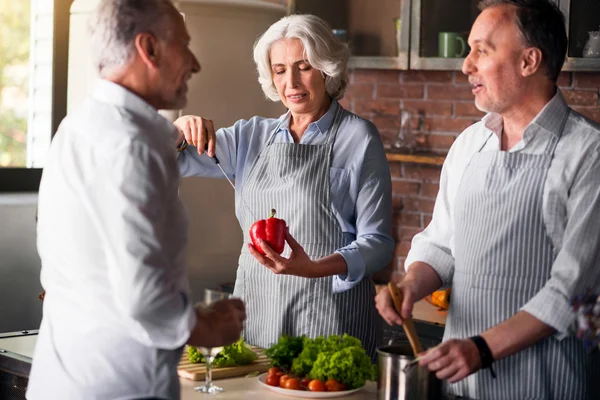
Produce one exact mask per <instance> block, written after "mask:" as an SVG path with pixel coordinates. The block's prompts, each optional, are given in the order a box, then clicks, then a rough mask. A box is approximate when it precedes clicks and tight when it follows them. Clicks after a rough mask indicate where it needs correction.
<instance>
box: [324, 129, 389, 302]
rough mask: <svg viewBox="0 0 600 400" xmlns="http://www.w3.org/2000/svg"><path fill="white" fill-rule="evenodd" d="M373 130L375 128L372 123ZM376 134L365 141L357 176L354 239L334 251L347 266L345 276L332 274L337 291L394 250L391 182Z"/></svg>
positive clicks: (374, 269) (379, 265)
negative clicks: (365, 144)
mask: <svg viewBox="0 0 600 400" xmlns="http://www.w3.org/2000/svg"><path fill="white" fill-rule="evenodd" d="M372 129H375V130H376V128H375V127H374V126H372ZM375 134H376V135H373V136H372V139H371V140H370V141H369V142H368V143H367V146H366V150H365V153H364V154H365V157H364V161H363V163H362V167H361V171H360V176H359V179H358V182H359V184H358V195H357V198H356V240H354V241H353V242H352V243H350V244H349V245H348V246H345V247H343V248H341V249H338V250H337V251H336V253H338V254H340V255H341V256H342V257H344V260H345V261H346V265H347V268H348V274H347V275H345V276H335V277H334V287H333V290H334V291H336V292H341V291H344V290H348V289H350V288H352V287H353V286H355V285H356V284H357V283H358V282H360V281H361V279H362V278H364V277H365V276H370V275H372V274H374V273H375V272H377V271H380V270H381V269H383V268H385V266H386V265H387V264H388V263H389V262H390V260H391V259H392V255H393V253H394V239H393V238H392V235H391V232H392V181H391V176H390V169H389V165H388V163H387V159H386V157H385V152H384V150H383V145H382V144H381V140H380V138H379V133H378V132H375Z"/></svg>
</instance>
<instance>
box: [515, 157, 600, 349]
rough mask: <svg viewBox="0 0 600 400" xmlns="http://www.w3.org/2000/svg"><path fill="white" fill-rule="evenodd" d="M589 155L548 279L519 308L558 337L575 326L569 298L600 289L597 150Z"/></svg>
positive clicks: (578, 177) (575, 184) (577, 181)
mask: <svg viewBox="0 0 600 400" xmlns="http://www.w3.org/2000/svg"><path fill="white" fill-rule="evenodd" d="M590 153H591V154H590V155H589V156H587V157H586V158H585V159H584V162H583V163H582V167H581V169H580V172H579V173H578V174H577V175H576V178H575V180H574V182H573V185H572V187H571V189H570V192H569V197H568V199H567V207H566V212H567V223H566V226H565V230H564V236H563V244H562V247H561V248H560V250H559V252H558V254H557V257H556V259H555V261H554V264H553V266H552V271H551V277H550V279H549V280H548V281H547V282H546V284H545V285H544V287H543V288H542V289H541V290H540V291H539V292H538V293H537V294H536V295H535V296H534V297H533V298H532V299H531V300H530V301H529V302H527V304H525V306H523V308H522V310H523V311H526V312H528V313H529V314H531V315H533V316H534V317H536V318H537V319H539V320H541V321H542V322H544V323H545V324H547V325H550V326H551V327H553V328H554V329H556V330H557V332H558V334H557V337H558V338H563V337H565V336H566V335H568V334H570V333H572V329H573V327H574V321H575V313H574V312H573V310H572V309H571V306H570V300H571V298H572V297H573V296H575V295H578V294H582V293H585V291H586V289H592V290H598V288H599V287H600V223H599V219H598V218H599V216H600V151H599V150H598V148H596V149H595V151H592V152H590Z"/></svg>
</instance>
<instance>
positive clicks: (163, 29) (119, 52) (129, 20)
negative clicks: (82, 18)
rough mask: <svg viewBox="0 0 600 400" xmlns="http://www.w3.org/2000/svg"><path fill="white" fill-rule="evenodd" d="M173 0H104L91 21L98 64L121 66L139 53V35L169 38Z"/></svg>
mask: <svg viewBox="0 0 600 400" xmlns="http://www.w3.org/2000/svg"><path fill="white" fill-rule="evenodd" d="M174 9H175V7H174V5H173V3H172V2H171V0H102V1H101V2H100V4H99V5H98V7H97V8H96V11H95V12H94V14H93V15H92V17H91V18H90V20H89V22H88V29H89V32H90V36H91V45H92V52H93V56H94V62H95V66H96V68H97V69H98V72H99V73H100V75H102V71H103V70H104V69H105V68H113V67H121V66H123V65H125V64H127V62H129V61H130V60H131V58H132V57H133V55H134V54H135V37H136V36H137V35H138V34H139V33H142V32H149V33H152V34H153V35H155V36H156V37H157V38H160V39H165V40H166V39H168V38H169V35H170V29H168V28H169V26H168V24H167V22H168V18H169V17H170V16H171V15H172V11H173V10H174Z"/></svg>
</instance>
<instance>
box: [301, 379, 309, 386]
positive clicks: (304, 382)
mask: <svg viewBox="0 0 600 400" xmlns="http://www.w3.org/2000/svg"><path fill="white" fill-rule="evenodd" d="M309 383H310V378H307V377H304V378H302V379H300V386H302V387H308V384H309Z"/></svg>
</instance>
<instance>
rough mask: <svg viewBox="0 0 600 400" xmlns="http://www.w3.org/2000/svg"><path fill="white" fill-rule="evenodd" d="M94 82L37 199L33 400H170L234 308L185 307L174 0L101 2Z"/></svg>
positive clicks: (232, 322) (190, 67)
mask: <svg viewBox="0 0 600 400" xmlns="http://www.w3.org/2000/svg"><path fill="white" fill-rule="evenodd" d="M91 27H92V29H91V34H92V43H93V46H92V51H94V52H95V56H96V65H97V68H98V71H99V74H100V77H101V78H102V79H100V80H99V82H98V84H97V86H96V87H95V88H94V90H93V92H92V93H91V95H90V96H89V97H88V98H86V99H85V101H84V102H83V104H82V105H81V106H80V107H79V108H78V109H77V110H75V111H73V112H72V113H70V114H69V115H68V116H67V117H66V118H65V120H64V121H63V122H62V124H61V126H60V128H59V130H58V132H57V135H56V137H55V138H54V141H53V142H52V146H51V150H50V154H49V157H48V160H47V162H46V167H45V168H44V173H43V177H42V182H41V185H40V192H39V222H38V250H39V254H40V257H41V260H42V272H41V281H42V285H43V287H44V288H45V290H46V296H45V300H44V316H43V320H42V324H41V327H40V331H39V336H38V341H37V345H36V348H35V353H34V357H33V366H32V369H31V374H30V380H29V387H28V391H27V397H28V398H29V399H33V400H35V399H61V400H67V399H77V400H80V399H87V400H92V399H106V400H109V399H110V400H114V399H178V398H179V396H180V387H179V380H178V378H177V373H176V366H177V363H178V362H179V360H180V357H181V353H182V348H183V346H184V345H185V344H186V343H191V344H194V345H197V346H205V347H217V346H222V345H225V344H228V343H232V342H234V341H235V340H237V339H238V338H239V336H240V333H241V331H242V324H243V321H244V318H245V309H244V305H243V303H242V302H241V301H240V300H222V301H220V302H217V303H215V304H214V305H213V308H212V309H209V310H205V311H203V312H199V311H197V310H195V309H194V308H193V307H192V304H191V299H190V294H189V287H188V282H187V279H186V275H185V265H184V260H185V246H186V239H187V221H186V215H185V212H184V210H183V205H182V203H181V201H180V199H179V197H178V182H179V171H178V166H177V161H176V152H175V151H174V150H173V149H172V148H173V146H175V140H174V138H175V137H176V136H177V133H176V129H175V128H174V126H173V125H172V124H171V123H170V122H169V121H168V120H166V119H164V118H163V117H161V116H160V115H159V114H158V112H157V110H158V109H176V108H181V107H183V106H184V105H185V103H186V92H187V83H186V82H187V81H188V80H189V79H190V77H191V76H192V74H193V73H196V72H199V71H200V65H199V64H198V61H197V60H196V58H195V57H194V55H193V54H192V53H191V51H190V50H189V48H188V44H189V41H190V38H189V35H188V33H187V31H186V29H185V25H184V23H183V18H182V16H181V15H180V14H179V13H178V11H177V10H176V9H175V7H174V6H173V4H172V3H171V1H169V0H144V1H139V0H103V1H101V2H100V4H99V6H98V9H97V11H96V13H95V18H94V20H93V21H92V24H91Z"/></svg>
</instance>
